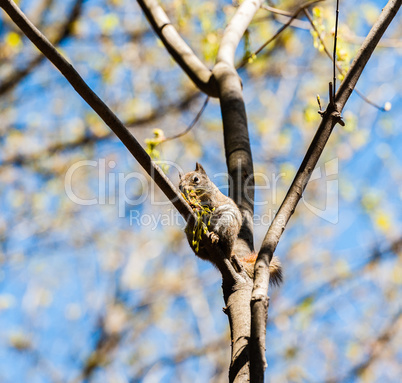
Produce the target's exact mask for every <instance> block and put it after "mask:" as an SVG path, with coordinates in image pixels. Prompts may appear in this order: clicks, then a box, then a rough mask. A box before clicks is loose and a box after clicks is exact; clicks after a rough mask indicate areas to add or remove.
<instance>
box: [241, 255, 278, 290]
mask: <svg viewBox="0 0 402 383" xmlns="http://www.w3.org/2000/svg"><path fill="white" fill-rule="evenodd" d="M256 260H257V254H256V253H251V254H250V255H249V256H247V257H244V258H241V259H240V262H241V264H242V265H243V267H244V269H245V270H246V272H247V274H248V275H249V277H250V278H254V264H255V261H256ZM282 281H283V275H282V265H281V262H280V261H279V259H278V257H276V256H275V255H274V256H273V258H272V259H271V262H270V263H269V283H270V284H271V285H273V286H279V285H280V284H281V283H282Z"/></svg>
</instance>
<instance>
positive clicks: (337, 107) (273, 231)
mask: <svg viewBox="0 0 402 383" xmlns="http://www.w3.org/2000/svg"><path fill="white" fill-rule="evenodd" d="M401 3H402V0H390V1H389V2H388V4H387V5H386V6H385V8H384V9H383V12H382V13H381V15H380V17H379V18H378V20H377V21H376V23H375V24H374V26H373V27H372V29H371V31H370V33H369V34H368V36H367V37H366V39H365V41H364V43H363V45H362V46H361V48H360V50H359V52H358V53H357V55H356V58H355V60H354V61H353V63H352V65H351V68H350V70H349V71H348V73H347V74H346V76H345V79H344V81H343V82H342V84H341V86H340V87H339V89H338V92H337V93H336V97H335V100H334V104H329V105H328V107H327V110H326V111H325V113H324V114H323V119H322V121H321V124H320V126H319V128H318V130H317V133H316V135H315V136H314V138H313V141H312V142H311V144H310V147H309V149H308V151H307V153H306V155H305V157H304V160H303V162H302V164H301V165H300V168H299V170H298V172H297V174H296V176H295V178H294V180H293V182H292V185H291V186H290V188H289V191H288V193H287V194H286V197H285V199H284V201H283V202H282V205H281V206H280V208H279V210H278V213H277V214H276V216H275V218H274V220H273V221H272V223H271V225H270V227H269V229H268V232H267V234H266V235H265V238H264V241H263V243H262V246H261V249H260V251H259V254H258V258H257V261H256V264H255V279H254V288H253V293H252V306H251V307H252V323H251V326H252V330H251V334H252V338H251V347H252V348H253V349H254V348H258V347H260V349H261V351H260V352H258V353H252V360H251V363H252V364H254V365H255V366H258V368H259V373H257V375H256V378H255V380H252V381H253V382H263V377H264V371H265V366H266V360H265V347H264V345H265V328H266V320H265V318H267V310H266V307H268V305H266V304H265V302H266V299H267V298H266V297H267V294H268V284H269V263H270V261H271V259H272V256H273V254H274V251H275V249H276V246H277V245H278V242H279V239H280V237H281V235H282V233H283V231H284V230H285V227H286V224H287V222H288V221H289V219H290V217H291V215H292V214H293V212H294V211H295V208H296V205H297V203H298V202H299V200H300V198H301V196H302V193H303V191H304V189H305V187H306V185H307V182H308V180H309V179H310V176H311V173H312V172H313V170H314V167H315V166H316V164H317V161H318V159H319V158H320V156H321V153H322V151H323V150H324V147H325V145H326V143H327V141H328V139H329V136H330V134H331V132H332V130H333V128H334V126H335V125H336V124H337V123H338V122H340V120H341V118H340V113H341V112H342V109H343V108H344V106H345V104H346V102H347V100H348V99H349V97H350V95H351V93H352V92H353V89H354V87H355V85H356V83H357V80H358V79H359V77H360V75H361V73H362V72H363V69H364V67H365V65H366V64H367V62H368V60H369V58H370V56H371V54H372V53H373V51H374V49H375V47H376V45H377V44H378V42H379V40H380V38H381V36H382V35H383V34H384V32H385V30H386V29H387V27H388V25H389V24H390V22H391V21H392V19H393V18H394V16H395V15H396V13H397V12H398V10H399V8H400V6H401ZM262 323H264V325H262ZM262 347H264V352H263V350H262Z"/></svg>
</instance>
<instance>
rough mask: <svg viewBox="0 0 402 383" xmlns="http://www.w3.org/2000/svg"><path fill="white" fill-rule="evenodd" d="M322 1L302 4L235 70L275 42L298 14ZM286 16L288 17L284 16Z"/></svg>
mask: <svg viewBox="0 0 402 383" xmlns="http://www.w3.org/2000/svg"><path fill="white" fill-rule="evenodd" d="M321 1H324V0H313V1H308V2H307V3H304V4H302V5H301V6H300V7H299V8H298V9H297V10H296V11H295V12H293V14H292V15H291V16H290V18H289V20H288V21H287V22H286V23H285V24H283V25H282V27H280V28H279V29H278V30H277V32H276V33H275V34H274V35H273V36H272V37H270V38H269V39H268V40H267V41H266V42H265V43H264V44H262V45H261V46H260V47H259V48H258V49H257V50H256V51H254V52H253V53H251V54H250V55H249V56H247V57H245V58H244V59H243V60H242V61H241V62H240V63H239V64H238V65H237V67H236V68H237V69H241V68H243V67H244V66H245V65H247V64H248V63H249V61H250V59H253V57H255V56H257V55H258V54H259V53H260V52H261V51H262V50H263V49H264V48H265V47H266V46H267V45H268V44H270V43H271V42H272V41H273V40H275V39H276V38H277V37H278V36H279V35H280V34H281V33H282V32H283V31H284V30H285V29H286V28H287V27H288V26H289V25H290V24H291V23H292V21H293V20H294V19H295V18H296V17H297V16H298V15H299V13H300V12H301V11H302V10H304V9H306V8H308V7H310V6H311V5H313V4H316V3H319V2H321ZM286 16H288V15H286Z"/></svg>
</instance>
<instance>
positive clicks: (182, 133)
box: [160, 96, 209, 144]
mask: <svg viewBox="0 0 402 383" xmlns="http://www.w3.org/2000/svg"><path fill="white" fill-rule="evenodd" d="M208 101H209V96H207V97H206V98H205V101H204V103H203V104H202V107H201V109H200V110H199V111H198V113H197V115H196V116H195V117H194V119H193V121H191V123H190V125H189V126H187V128H186V129H185V130H183V131H182V132H181V133H177V134H175V135H173V136H170V137H165V138H164V139H163V140H162V141H161V142H160V143H161V144H162V143H163V142H166V141H171V140H174V139H176V138H179V137H182V136H184V135H185V134H187V133H188V132H189V131H190V130H191V129H193V128H194V126H195V125H196V124H197V122H198V120H199V119H200V118H201V116H202V114H203V113H204V111H205V109H206V107H207V105H208Z"/></svg>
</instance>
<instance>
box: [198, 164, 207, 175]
mask: <svg viewBox="0 0 402 383" xmlns="http://www.w3.org/2000/svg"><path fill="white" fill-rule="evenodd" d="M195 171H196V172H200V173H204V174H207V173H206V172H205V170H204V168H203V167H202V165H201V164H200V163H198V162H196V163H195Z"/></svg>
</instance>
